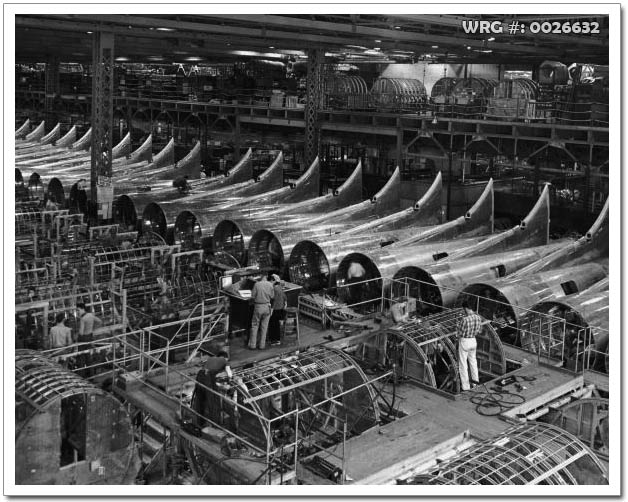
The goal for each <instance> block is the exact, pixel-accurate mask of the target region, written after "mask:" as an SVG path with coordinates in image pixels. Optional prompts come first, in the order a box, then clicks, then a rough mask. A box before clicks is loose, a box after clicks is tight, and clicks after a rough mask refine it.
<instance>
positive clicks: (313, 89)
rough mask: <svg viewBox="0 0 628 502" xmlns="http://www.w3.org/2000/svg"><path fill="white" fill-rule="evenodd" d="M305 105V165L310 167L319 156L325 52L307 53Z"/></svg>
mask: <svg viewBox="0 0 628 502" xmlns="http://www.w3.org/2000/svg"><path fill="white" fill-rule="evenodd" d="M307 55H308V58H307V104H306V106H305V163H306V164H307V165H310V164H311V163H312V162H314V159H316V157H318V155H319V149H320V124H319V123H318V110H319V109H320V106H321V99H322V96H323V61H324V59H325V51H323V50H321V49H310V50H308V52H307Z"/></svg>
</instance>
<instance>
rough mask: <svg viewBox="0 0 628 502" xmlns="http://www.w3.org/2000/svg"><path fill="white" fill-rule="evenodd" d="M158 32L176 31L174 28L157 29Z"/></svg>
mask: <svg viewBox="0 0 628 502" xmlns="http://www.w3.org/2000/svg"><path fill="white" fill-rule="evenodd" d="M157 31H174V28H157Z"/></svg>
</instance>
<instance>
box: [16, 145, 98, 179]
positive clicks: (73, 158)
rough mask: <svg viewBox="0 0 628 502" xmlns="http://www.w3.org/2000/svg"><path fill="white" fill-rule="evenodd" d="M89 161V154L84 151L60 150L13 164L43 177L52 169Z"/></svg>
mask: <svg viewBox="0 0 628 502" xmlns="http://www.w3.org/2000/svg"><path fill="white" fill-rule="evenodd" d="M88 161H89V154H88V153H87V152H84V151H82V150H81V151H73V150H60V151H58V152H50V151H46V155H44V156H40V157H34V158H27V159H23V160H19V161H16V162H15V165H16V166H20V167H23V168H30V169H33V170H36V171H37V172H39V173H41V174H43V175H45V174H47V173H49V172H51V171H53V170H54V169H62V168H64V167H66V166H71V165H75V164H85V163H86V162H88Z"/></svg>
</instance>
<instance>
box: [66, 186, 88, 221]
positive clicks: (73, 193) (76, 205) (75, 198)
mask: <svg viewBox="0 0 628 502" xmlns="http://www.w3.org/2000/svg"><path fill="white" fill-rule="evenodd" d="M69 202H70V211H71V212H77V213H83V214H85V213H87V192H85V179H83V178H81V179H80V180H78V181H77V182H76V183H74V185H72V188H70V201H69Z"/></svg>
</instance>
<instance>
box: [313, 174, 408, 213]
mask: <svg viewBox="0 0 628 502" xmlns="http://www.w3.org/2000/svg"><path fill="white" fill-rule="evenodd" d="M400 187H401V174H400V171H399V168H398V167H397V168H396V169H395V172H394V173H393V174H392V176H391V177H390V178H389V179H388V181H387V182H386V184H385V185H384V186H383V187H382V189H381V190H380V191H379V192H377V193H376V194H375V195H374V196H373V197H372V198H371V200H367V201H364V202H360V203H359V204H354V205H352V206H349V207H346V208H342V209H337V210H336V211H332V212H331V213H327V214H324V215H322V216H318V217H315V218H312V219H311V220H310V221H309V223H311V224H316V223H342V222H345V221H355V220H359V219H362V218H368V217H369V216H370V217H373V216H386V215H388V214H390V213H392V212H394V211H395V210H398V209H400V200H401V197H400V195H401V191H400Z"/></svg>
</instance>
